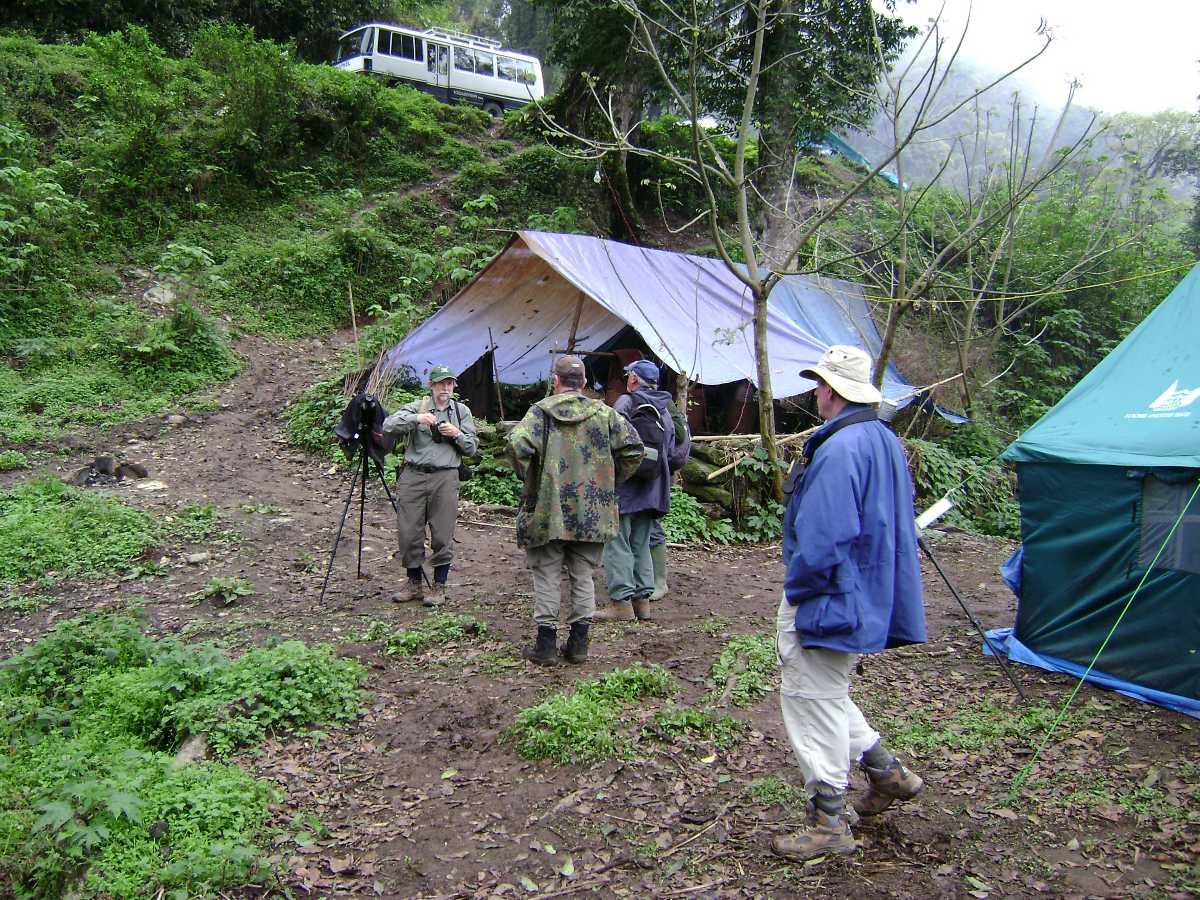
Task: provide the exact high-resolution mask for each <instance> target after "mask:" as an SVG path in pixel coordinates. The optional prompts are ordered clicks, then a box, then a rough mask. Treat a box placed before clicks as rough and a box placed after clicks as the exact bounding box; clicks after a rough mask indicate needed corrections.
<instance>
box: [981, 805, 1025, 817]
mask: <svg viewBox="0 0 1200 900" xmlns="http://www.w3.org/2000/svg"><path fill="white" fill-rule="evenodd" d="M988 812H989V813H991V814H992V815H993V816H999V817H1000V818H1001V819H1008V820H1010V821H1012V820H1015V819H1019V818H1020V816H1018V815H1017V814H1016V813H1015V812H1013V811H1012V810H1011V809H1005V808H1004V807H1002V806H1001V807H998V808H997V809H989V810H988Z"/></svg>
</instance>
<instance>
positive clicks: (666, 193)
mask: <svg viewBox="0 0 1200 900" xmlns="http://www.w3.org/2000/svg"><path fill="white" fill-rule="evenodd" d="M639 133H640V136H641V144H642V146H644V147H646V148H647V149H648V150H653V151H656V152H657V153H662V154H667V155H671V156H679V157H683V158H685V159H686V158H689V157H691V156H692V129H691V126H690V125H689V124H688V123H687V122H686V121H684V120H682V119H680V118H678V117H677V116H672V115H666V116H661V117H660V118H657V119H651V120H648V121H646V122H643V123H642V127H641V130H640V132H639ZM709 138H710V140H711V141H712V143H713V145H714V146H715V147H716V149H717V152H718V153H720V155H721V157H722V158H723V159H724V160H725V163H726V165H728V166H729V167H730V168H732V167H733V159H734V152H735V149H736V148H735V144H734V141H733V139H732V138H730V137H727V136H725V135H721V134H712V135H709ZM757 158H758V144H757V142H755V141H751V142H750V144H749V146H748V147H747V153H746V165H747V168H750V169H753V168H754V166H755V164H756V161H757ZM629 180H630V182H631V185H632V188H633V192H634V196H635V197H636V198H637V199H638V202H639V203H640V204H641V205H642V207H643V208H645V209H649V210H652V211H654V212H658V211H659V210H660V209H661V210H663V211H665V212H668V213H671V214H673V215H687V216H691V215H694V214H695V211H696V210H697V209H701V208H703V206H704V205H705V204H707V203H708V197H707V195H706V194H705V192H704V187H703V186H702V185H701V184H699V183H698V182H696V181H695V180H693V179H692V178H691V177H690V176H688V175H687V174H686V173H685V172H684V171H683V169H682V168H681V167H679V166H677V165H675V164H673V163H670V162H668V161H666V160H664V159H661V158H659V157H651V156H635V157H632V158H630V160H629ZM719 200H720V201H721V215H722V216H723V217H726V218H732V217H733V215H734V209H733V196H732V195H731V194H728V193H725V192H723V193H721V194H720V197H719Z"/></svg>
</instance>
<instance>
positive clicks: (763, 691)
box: [711, 634, 779, 706]
mask: <svg viewBox="0 0 1200 900" xmlns="http://www.w3.org/2000/svg"><path fill="white" fill-rule="evenodd" d="M778 669H779V658H778V655H777V652H776V649H775V641H774V639H773V638H772V637H767V636H765V635H758V634H742V635H738V636H737V637H735V638H733V639H732V640H730V641H727V642H726V643H725V646H724V647H722V648H721V652H720V654H719V655H718V656H717V659H716V662H714V663H713V666H712V679H713V683H714V685H715V686H714V687H713V690H712V695H711V696H712V697H713V698H714V699H716V698H718V697H720V696H722V695H723V694H724V693H725V691H726V689H728V691H729V698H730V699H731V700H732V701H733V702H734V704H736V705H737V706H751V705H752V704H754V703H757V702H758V701H759V700H761V699H762V698H763V697H765V696H766V695H767V694H768V693H770V691H771V688H772V684H773V683H774V680H775V678H776V677H777V675H778ZM730 680H733V686H732V687H730V686H729V682H730Z"/></svg>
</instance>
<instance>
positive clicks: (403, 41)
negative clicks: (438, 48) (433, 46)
mask: <svg viewBox="0 0 1200 900" xmlns="http://www.w3.org/2000/svg"><path fill="white" fill-rule="evenodd" d="M397 44H399V46H397ZM424 44H425V42H424V41H423V40H421V39H420V38H419V37H413V36H412V35H411V34H397V35H396V40H393V41H392V53H393V54H394V55H396V56H403V57H404V58H405V59H415V60H417V61H420V60H422V59H424V58H425V46H424Z"/></svg>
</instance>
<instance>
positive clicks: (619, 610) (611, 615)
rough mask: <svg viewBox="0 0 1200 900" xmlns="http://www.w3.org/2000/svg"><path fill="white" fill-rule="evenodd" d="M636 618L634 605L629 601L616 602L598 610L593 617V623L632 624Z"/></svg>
mask: <svg viewBox="0 0 1200 900" xmlns="http://www.w3.org/2000/svg"><path fill="white" fill-rule="evenodd" d="M635 618H636V616H635V615H634V614H633V604H632V603H630V602H629V601H628V600H614V601H613V602H612V603H610V604H608V606H605V607H602V608H601V609H598V610H596V612H595V614H594V615H593V616H592V621H593V622H632V621H634V619H635Z"/></svg>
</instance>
